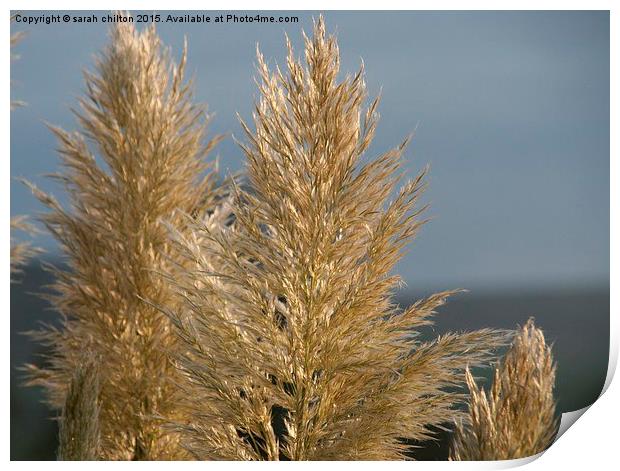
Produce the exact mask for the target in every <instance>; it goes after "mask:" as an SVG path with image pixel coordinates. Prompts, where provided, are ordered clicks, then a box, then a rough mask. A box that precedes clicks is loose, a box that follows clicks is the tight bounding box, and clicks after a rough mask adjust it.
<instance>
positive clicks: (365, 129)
mask: <svg viewBox="0 0 620 471" xmlns="http://www.w3.org/2000/svg"><path fill="white" fill-rule="evenodd" d="M304 38H305V64H304V63H302V61H300V60H299V59H297V58H296V57H295V55H294V52H293V49H292V47H291V45H290V43H288V50H289V55H288V58H287V61H286V65H287V71H286V73H284V72H281V71H280V70H279V69H278V70H276V71H275V72H272V71H270V70H269V68H268V66H267V64H266V63H265V61H264V59H263V57H262V55H261V54H260V53H259V54H258V71H259V75H260V78H259V80H258V86H259V89H260V94H261V97H260V101H259V102H258V104H257V105H256V110H255V114H254V122H255V130H251V129H250V128H249V126H247V125H245V123H243V126H244V128H245V131H246V134H247V139H248V141H249V142H248V144H247V145H243V149H244V151H245V154H246V156H247V160H248V164H247V171H248V176H249V183H250V185H251V188H252V190H251V191H244V190H242V189H239V188H238V189H237V190H236V193H235V202H234V213H235V217H236V219H235V225H234V227H232V228H230V229H229V230H227V231H224V232H222V231H221V230H219V229H218V230H212V229H210V228H209V227H208V226H207V225H204V224H196V225H195V226H194V227H195V233H194V235H193V236H192V237H186V236H185V235H183V234H182V233H177V237H176V240H177V245H178V250H179V251H180V253H182V254H183V255H184V256H185V257H186V258H187V260H188V263H187V264H186V267H190V263H191V264H192V265H194V266H193V267H192V268H191V269H190V268H188V269H186V270H185V271H184V272H183V271H182V272H181V273H179V274H177V275H176V278H175V276H171V277H170V279H173V280H175V284H176V286H177V288H176V289H177V291H178V294H179V297H180V298H181V299H182V300H183V305H182V306H179V307H175V306H173V305H171V306H167V307H166V308H164V309H163V310H164V311H165V312H166V313H167V314H168V316H169V317H170V318H171V319H173V320H174V322H175V325H176V326H177V328H178V331H179V334H180V336H181V338H182V339H183V341H184V342H185V344H186V347H187V348H188V351H187V352H186V353H184V354H183V355H180V357H179V359H178V365H179V367H180V368H181V369H182V370H183V371H184V372H186V373H187V374H188V375H189V376H190V377H191V380H192V381H191V384H189V385H188V386H187V392H186V394H185V397H189V398H191V401H190V403H189V404H188V409H190V410H191V420H190V422H189V423H188V424H183V423H180V424H177V426H176V429H177V430H178V431H179V432H180V433H181V434H182V436H183V443H184V446H185V447H186V448H187V449H188V451H190V452H191V453H192V455H193V456H194V457H196V458H198V459H226V460H228V459H251V460H264V459H266V460H278V459H290V460H359V459H375V460H386V459H402V458H403V457H404V453H405V452H406V445H405V443H404V442H403V439H412V440H423V439H426V438H428V437H430V436H431V431H430V430H431V427H433V426H439V425H441V424H445V423H446V422H450V421H451V420H452V419H453V418H454V417H455V416H456V415H458V412H457V411H456V410H455V409H454V406H455V405H456V404H457V403H459V402H460V401H461V400H462V395H460V394H459V393H457V392H454V389H453V388H455V387H457V386H459V385H460V384H462V382H463V381H462V374H463V372H464V370H465V367H466V365H467V364H470V365H478V364H484V363H486V362H488V361H490V359H491V358H492V351H493V350H494V349H495V348H496V347H498V346H499V345H502V344H504V343H505V342H506V337H505V334H504V333H502V332H497V331H493V330H488V329H484V330H479V331H475V332H468V333H462V334H457V333H449V334H446V335H443V336H441V337H438V338H436V339H434V340H430V341H422V340H421V339H420V338H419V337H418V331H419V328H420V327H422V326H426V325H429V324H431V323H432V319H431V317H432V315H433V314H434V311H435V309H436V308H438V307H439V306H441V305H442V304H443V303H444V302H445V300H446V298H447V297H448V296H449V295H450V294H451V293H452V292H450V291H447V292H442V293H438V294H435V295H432V296H430V297H429V298H427V299H423V300H420V301H418V302H416V303H415V304H413V305H412V306H410V307H409V308H407V309H405V310H404V311H403V310H401V309H399V307H398V306H396V305H395V304H394V303H393V301H392V295H393V293H394V291H395V289H396V288H397V286H398V285H399V283H400V280H399V277H398V276H395V275H392V274H391V272H392V270H393V268H394V265H395V264H396V262H397V261H398V260H399V259H400V257H401V256H402V253H403V250H404V248H405V247H406V245H407V244H408V243H409V242H410V240H411V239H412V238H413V237H414V236H415V234H416V233H417V231H418V230H419V228H420V227H421V226H422V224H423V222H424V221H423V219H421V213H422V211H423V209H424V208H421V207H419V205H418V200H419V197H420V194H421V193H422V191H423V188H424V185H425V183H424V176H425V172H422V173H421V174H420V175H418V176H417V177H416V178H415V179H413V180H412V181H410V182H408V183H406V184H405V185H404V186H403V187H402V188H401V190H400V192H398V194H397V195H396V197H395V198H394V199H393V200H392V201H390V197H391V195H392V192H393V191H394V190H395V189H396V187H397V185H398V184H399V181H400V179H401V176H402V175H401V154H402V152H403V150H404V148H405V145H406V142H405V143H403V144H401V145H400V146H398V147H396V148H395V149H393V150H390V151H388V152H386V153H385V154H383V155H381V156H379V157H378V158H376V159H374V160H370V161H369V162H367V163H364V162H363V159H364V157H363V156H364V155H365V153H366V151H367V149H368V146H369V145H370V143H371V141H372V139H373V135H374V132H375V127H376V124H377V119H378V116H377V113H376V108H377V105H378V100H374V101H372V102H371V103H370V105H369V106H368V108H367V109H364V108H363V106H364V102H365V100H366V88H365V84H364V76H363V70H360V71H359V72H358V73H357V74H355V75H354V76H347V77H345V78H344V79H342V80H340V79H339V52H338V47H337V44H336V40H335V38H334V37H333V36H329V35H327V34H326V31H325V25H324V21H323V19H322V18H320V19H319V20H318V21H317V22H316V23H315V25H314V35H313V37H312V38H308V37H305V36H304Z"/></svg>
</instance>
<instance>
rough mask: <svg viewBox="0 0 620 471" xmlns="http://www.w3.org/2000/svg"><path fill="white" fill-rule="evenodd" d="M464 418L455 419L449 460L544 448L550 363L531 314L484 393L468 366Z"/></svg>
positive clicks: (551, 405)
mask: <svg viewBox="0 0 620 471" xmlns="http://www.w3.org/2000/svg"><path fill="white" fill-rule="evenodd" d="M466 375H467V384H468V385H469V390H470V393H471V402H470V404H469V417H468V420H467V421H466V422H465V423H463V422H459V423H458V424H457V428H456V431H455V438H454V443H453V448H452V459H454V460H463V461H464V460H475V461H481V460H508V459H517V458H525V457H528V456H532V455H535V454H537V453H540V452H542V451H544V450H546V449H547V448H548V447H549V446H550V445H551V444H552V443H553V440H554V438H555V435H556V433H557V429H558V423H557V420H556V417H555V400H554V397H553V387H554V384H555V364H554V363H553V356H552V353H551V347H549V346H547V345H546V343H545V337H544V335H543V332H542V331H541V330H540V329H538V328H537V327H536V326H535V325H534V321H533V319H530V320H528V322H527V323H526V324H525V325H524V326H523V327H522V328H521V329H520V330H519V332H518V335H517V336H516V337H515V339H514V341H513V344H512V346H511V348H510V350H509V351H508V353H507V354H506V356H505V358H504V359H503V362H502V364H501V365H500V366H499V367H498V368H497V369H496V370H495V375H494V382H493V387H492V388H491V390H490V391H489V393H488V395H487V393H485V391H484V390H483V389H482V388H479V387H478V386H477V385H476V382H475V380H474V378H473V376H472V374H471V373H470V371H469V370H467V372H466Z"/></svg>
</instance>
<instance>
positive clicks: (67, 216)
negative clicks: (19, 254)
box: [27, 23, 219, 460]
mask: <svg viewBox="0 0 620 471" xmlns="http://www.w3.org/2000/svg"><path fill="white" fill-rule="evenodd" d="M185 61H186V50H184V51H183V54H182V56H181V60H180V62H179V64H178V65H177V64H175V63H174V61H173V60H172V58H171V55H170V51H169V50H168V49H166V48H164V47H163V46H162V44H161V41H160V39H159V37H158V35H157V33H156V31H155V28H154V26H151V27H148V28H146V29H145V30H143V31H141V32H140V31H137V30H136V29H135V28H134V26H133V24H131V23H119V24H117V25H115V26H114V27H112V29H111V32H110V44H109V45H108V46H107V48H106V49H105V51H104V53H103V54H102V55H100V56H99V57H98V58H97V62H96V70H95V72H94V73H90V72H87V73H85V82H86V96H85V98H83V99H81V100H80V110H79V111H77V112H76V116H77V119H78V122H79V124H80V126H81V131H80V132H75V133H69V132H65V131H63V130H61V129H58V128H52V129H53V132H54V133H55V134H56V136H57V138H58V141H59V152H60V155H61V159H62V166H63V170H62V172H61V173H59V174H58V175H56V178H57V179H58V180H59V181H60V182H61V183H62V184H63V185H64V188H65V189H66V192H67V193H68V195H69V197H70V200H71V206H70V208H68V209H65V208H64V207H62V206H61V205H60V204H59V203H58V201H57V200H56V199H55V198H54V197H52V196H50V195H48V194H45V193H43V192H41V191H39V190H38V189H37V188H35V187H34V186H33V185H31V187H32V189H33V192H34V193H35V195H36V196H37V197H38V198H39V200H40V201H41V202H43V203H44V204H45V205H46V206H47V207H48V208H49V212H48V213H47V214H45V215H44V216H42V218H41V219H42V221H43V223H44V224H45V226H46V227H47V229H48V230H49V232H50V233H51V234H52V235H53V236H54V237H55V238H56V239H57V241H58V242H59V243H60V246H61V248H62V250H63V252H64V255H65V259H66V262H67V266H68V267H67V268H66V269H64V268H63V269H54V273H55V276H56V281H55V282H54V285H53V288H54V289H55V292H56V294H55V295H54V296H52V297H51V301H52V303H53V305H54V307H55V308H56V310H58V311H59V312H60V313H61V315H62V326H61V327H60V328H53V327H50V328H48V329H46V330H43V331H41V332H37V333H34V334H33V335H34V337H35V338H37V339H38V340H40V341H41V342H42V343H43V344H45V345H47V346H49V347H50V349H51V354H50V356H49V358H48V363H47V364H46V365H44V366H42V367H38V366H34V365H29V366H28V367H27V369H28V375H29V384H31V385H39V386H43V387H44V388H45V389H46V391H47V394H48V398H49V402H50V403H51V404H52V406H53V407H55V408H56V409H60V408H62V407H63V405H64V404H65V403H66V401H67V394H68V391H69V388H70V384H71V382H72V380H73V377H74V371H75V370H76V368H78V366H79V365H80V362H81V361H82V358H83V355H84V353H85V352H87V353H89V354H92V355H93V356H94V357H96V358H97V359H98V361H99V362H100V364H99V368H98V371H99V385H100V414H99V428H100V435H101V446H100V456H99V458H102V459H122V460H130V459H133V460H143V459H149V460H155V459H178V458H185V457H186V456H187V455H186V453H185V452H184V450H183V449H182V448H181V447H180V446H179V445H178V439H177V437H176V436H175V435H174V434H171V433H169V432H166V431H164V430H162V428H161V427H160V419H159V418H157V417H159V416H161V417H165V418H168V419H170V418H174V419H175V420H183V417H184V412H183V410H182V409H181V408H180V407H179V403H180V401H179V398H178V396H179V389H178V384H179V383H181V382H182V380H183V376H182V375H181V374H180V373H179V372H178V371H177V370H176V369H175V368H173V367H172V365H171V364H170V362H169V361H168V354H169V353H170V351H174V350H175V348H176V346H177V343H178V342H177V336H176V334H175V333H174V332H173V331H172V326H171V324H170V321H169V320H168V318H166V317H165V316H163V315H162V314H161V313H160V312H159V311H158V310H157V309H154V308H153V307H151V306H150V305H148V304H146V303H145V302H143V300H142V299H149V300H152V301H154V302H157V303H170V302H173V301H172V299H171V296H172V293H171V290H170V288H169V287H168V285H167V283H165V282H164V281H163V280H162V279H161V277H160V276H159V275H157V274H156V272H160V271H170V270H172V271H174V270H175V269H176V268H175V267H176V265H177V264H176V262H175V261H174V260H173V259H171V250H170V243H169V239H168V231H167V229H166V228H165V226H164V225H163V224H161V223H160V220H161V219H164V220H167V221H170V222H171V223H173V224H175V226H176V227H178V228H179V231H181V232H183V231H184V226H185V221H186V219H185V218H184V217H183V216H181V213H186V214H189V215H192V217H196V218H199V217H202V215H203V214H205V213H207V212H209V211H211V207H212V205H214V204H215V202H216V199H217V194H218V191H219V189H218V183H217V180H218V178H217V173H216V171H215V170H214V168H213V165H212V164H211V163H208V162H207V161H206V160H205V157H206V156H207V154H208V153H209V151H210V150H211V148H212V147H213V145H214V144H215V143H216V142H217V140H218V138H215V139H212V140H210V141H208V142H207V141H206V119H205V116H206V115H205V110H204V109H203V107H200V106H197V105H194V104H193V103H192V86H191V82H188V81H186V80H185V79H184V71H185Z"/></svg>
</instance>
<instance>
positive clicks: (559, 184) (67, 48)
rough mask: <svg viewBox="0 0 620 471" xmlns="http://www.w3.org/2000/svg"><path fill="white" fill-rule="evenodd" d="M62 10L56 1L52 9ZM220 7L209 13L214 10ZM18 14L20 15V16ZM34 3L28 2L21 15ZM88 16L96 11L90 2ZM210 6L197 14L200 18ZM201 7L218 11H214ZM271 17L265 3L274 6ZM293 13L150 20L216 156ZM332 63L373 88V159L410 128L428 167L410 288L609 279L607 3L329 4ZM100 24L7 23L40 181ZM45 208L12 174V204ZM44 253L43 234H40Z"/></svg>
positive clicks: (229, 159) (21, 150) (223, 151)
mask: <svg viewBox="0 0 620 471" xmlns="http://www.w3.org/2000/svg"><path fill="white" fill-rule="evenodd" d="M60 13H61V14H62V12H60ZM220 13H223V14H225V13H226V12H217V14H220ZM29 14H30V13H29ZM32 14H36V13H32ZM98 14H99V15H101V14H102V13H101V12H99V13H98ZM207 14H209V13H207ZM210 14H212V15H214V14H216V13H215V12H211V13H210ZM278 14H279V13H275V15H278ZM287 14H290V15H298V16H299V17H300V22H299V23H298V24H286V25H285V24H223V25H215V24H210V25H205V24H199V25H178V24H176V25H170V24H161V25H160V26H159V27H158V30H159V32H160V34H161V36H162V39H163V40H164V42H165V43H166V44H168V45H169V46H171V48H172V51H173V54H174V55H175V56H176V57H178V55H179V52H180V49H181V47H182V44H183V37H184V36H186V37H187V40H188V43H189V60H188V70H189V72H190V73H191V74H192V75H193V76H194V79H195V92H196V93H195V95H196V99H197V101H200V102H204V103H208V105H209V109H210V111H211V112H213V113H214V114H215V116H214V117H213V121H212V126H211V129H212V131H213V132H214V133H228V135H229V137H228V138H227V139H226V140H225V141H224V142H223V143H222V144H221V145H220V146H219V148H218V149H217V153H218V154H219V156H220V160H221V166H222V167H223V168H224V169H230V170H231V171H235V170H237V169H240V168H241V167H242V165H243V157H242V154H241V151H240V150H239V148H238V146H237V145H236V144H235V143H234V142H233V139H232V138H231V135H234V136H236V137H242V133H241V132H240V126H239V124H238V122H237V120H236V113H237V112H238V113H239V114H240V115H241V116H243V117H244V118H246V119H249V118H250V114H251V109H252V105H253V102H254V100H255V98H256V95H257V91H256V87H255V85H254V83H253V75H254V64H255V47H256V43H259V45H260V47H261V49H262V51H263V53H264V55H265V56H266V58H268V59H269V60H270V61H271V63H272V64H273V63H274V62H278V63H280V64H282V63H283V62H284V58H285V47H284V33H285V32H286V33H288V35H289V36H290V37H291V39H292V40H293V44H295V45H296V46H297V50H298V51H300V48H299V46H300V44H301V41H300V39H301V34H300V33H301V29H302V28H304V29H305V30H306V31H309V30H310V28H311V23H312V16H313V15H314V16H316V15H317V13H316V12H288V13H287ZM325 17H326V23H327V27H328V29H329V30H330V31H333V32H335V33H336V34H337V36H338V39H339V45H340V51H341V69H342V70H343V72H355V71H356V70H357V68H358V67H359V64H360V61H361V59H362V58H363V60H364V64H365V69H366V81H367V84H368V88H369V91H370V93H371V95H374V94H377V93H379V91H381V94H382V101H381V105H380V108H379V111H380V113H381V121H380V123H379V128H378V130H377V136H376V139H375V142H374V144H373V146H372V148H371V151H372V152H373V153H374V154H378V153H380V152H381V151H383V150H385V149H387V148H389V147H392V146H394V145H396V144H398V143H399V142H400V141H401V140H402V139H403V138H404V137H405V136H407V135H408V134H410V133H411V132H412V131H414V130H416V132H415V137H414V139H413V142H412V144H411V145H410V147H409V149H408V150H407V152H406V154H405V158H406V159H407V168H408V170H409V173H410V175H411V176H414V174H415V172H416V171H418V170H419V169H421V168H422V167H423V166H424V165H426V164H430V167H431V172H430V180H429V183H430V186H429V190H428V191H427V193H426V196H425V201H426V202H429V203H430V204H431V208H430V211H429V215H430V216H432V217H433V220H432V221H431V222H430V223H429V224H428V225H427V226H426V227H425V228H424V229H423V230H422V232H421V234H420V236H419V237H418V239H417V240H416V241H415V242H414V243H413V244H412V245H411V246H410V248H409V251H408V253H407V255H406V256H405V257H404V258H403V260H402V261H401V263H400V264H399V266H398V272H399V273H400V274H401V275H402V276H403V278H404V280H405V281H406V282H407V284H408V285H409V286H416V285H418V286H422V287H427V286H432V287H442V288H452V287H464V288H471V289H473V290H482V289H487V288H488V289H493V288H502V287H508V286H511V287H513V288H515V287H516V288H521V287H523V288H526V287H529V288H531V287H548V286H570V287H574V286H582V285H602V284H606V283H607V282H608V278H609V15H608V13H607V12H453V13H451V12H436V13H435V12H325ZM106 28H107V25H105V24H102V23H98V24H95V25H73V24H56V25H36V26H35V25H30V26H23V25H13V27H12V31H17V30H26V31H27V33H28V35H27V37H26V38H25V39H24V40H23V41H22V43H21V44H20V45H19V46H17V47H16V49H15V52H16V53H17V54H19V55H20V58H19V60H17V61H14V62H12V64H11V79H12V82H13V87H12V97H13V99H19V100H23V101H25V102H27V103H28V106H27V107H24V108H20V109H17V110H15V111H13V112H12V113H11V174H12V175H13V176H23V177H27V178H28V179H31V180H32V181H34V182H36V183H37V184H38V185H39V186H41V187H43V188H45V189H51V190H52V191H53V193H54V194H55V195H57V196H58V197H59V198H60V199H61V201H65V202H66V198H63V195H62V192H61V191H60V189H58V188H55V187H54V186H53V185H51V183H49V182H48V181H46V179H45V178H44V177H43V176H42V175H43V174H45V173H50V172H53V171H55V170H56V169H57V164H58V158H57V155H56V154H55V148H56V143H55V141H54V138H53V137H52V135H51V133H50V132H49V131H48V130H47V129H46V127H45V124H44V123H45V122H49V123H52V124H55V125H60V126H62V127H63V128H65V129H68V130H74V129H76V124H75V120H74V118H73V116H72V115H71V113H70V111H69V109H70V108H71V107H75V106H76V98H77V97H78V96H79V95H80V94H81V93H82V92H83V89H84V87H83V79H82V70H83V69H92V63H93V54H94V53H95V52H97V51H98V50H100V49H101V48H102V47H103V46H104V45H105V43H106V40H107V30H106ZM41 209H42V208H41V206H40V205H39V204H38V203H37V202H36V201H35V199H34V198H33V197H32V196H31V195H30V193H29V191H28V190H26V189H25V188H23V187H22V186H21V185H20V184H19V183H17V182H14V181H13V182H11V213H12V214H13V215H16V214H35V213H36V212H37V211H40V210H41ZM38 242H39V244H40V245H42V246H44V247H45V248H46V249H47V250H48V252H50V253H52V254H53V253H55V251H56V250H57V249H56V246H55V243H54V242H53V241H52V240H51V239H50V238H48V237H46V236H41V237H39V239H38Z"/></svg>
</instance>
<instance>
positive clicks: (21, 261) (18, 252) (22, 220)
mask: <svg viewBox="0 0 620 471" xmlns="http://www.w3.org/2000/svg"><path fill="white" fill-rule="evenodd" d="M14 231H22V232H25V233H27V234H36V233H37V229H36V228H35V227H34V226H33V225H32V224H30V223H28V221H27V220H26V217H24V216H15V217H13V218H11V283H15V282H16V281H17V280H16V279H15V278H14V277H15V276H16V275H19V274H21V273H22V267H23V266H24V265H25V264H26V263H27V262H28V260H29V259H30V258H31V257H33V256H34V255H36V254H38V253H40V252H41V250H40V249H38V248H35V247H33V246H32V244H30V243H29V242H23V241H18V240H17V239H16V238H14V237H13V233H14Z"/></svg>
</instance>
